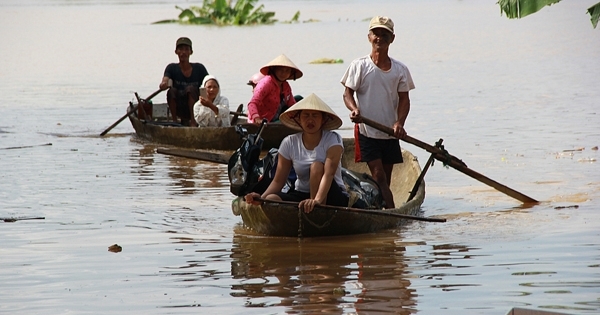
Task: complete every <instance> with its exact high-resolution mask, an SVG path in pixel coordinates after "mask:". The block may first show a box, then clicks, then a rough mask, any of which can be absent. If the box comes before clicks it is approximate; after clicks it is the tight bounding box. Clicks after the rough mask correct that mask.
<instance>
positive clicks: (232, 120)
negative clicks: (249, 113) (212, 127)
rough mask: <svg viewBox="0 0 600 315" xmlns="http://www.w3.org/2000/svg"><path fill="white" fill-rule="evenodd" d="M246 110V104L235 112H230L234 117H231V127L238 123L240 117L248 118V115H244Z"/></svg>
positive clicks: (241, 105)
mask: <svg viewBox="0 0 600 315" xmlns="http://www.w3.org/2000/svg"><path fill="white" fill-rule="evenodd" d="M243 109H244V104H240V105H239V106H238V108H237V109H236V110H235V112H229V113H230V114H231V115H233V117H231V121H230V125H232V126H233V125H235V124H236V123H237V121H238V116H246V114H244V113H242V110H243Z"/></svg>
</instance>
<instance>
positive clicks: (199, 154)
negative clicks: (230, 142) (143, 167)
mask: <svg viewBox="0 0 600 315" xmlns="http://www.w3.org/2000/svg"><path fill="white" fill-rule="evenodd" d="M156 153H160V154H167V155H174V156H180V157H185V158H190V159H196V160H202V161H208V162H213V163H218V164H227V163H229V157H230V155H226V154H222V153H218V152H211V151H202V150H186V149H168V148H158V149H156Z"/></svg>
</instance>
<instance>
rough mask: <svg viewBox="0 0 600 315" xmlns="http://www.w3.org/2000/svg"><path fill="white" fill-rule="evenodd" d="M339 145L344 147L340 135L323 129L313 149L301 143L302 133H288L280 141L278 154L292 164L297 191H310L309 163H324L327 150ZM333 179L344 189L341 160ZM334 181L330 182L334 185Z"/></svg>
mask: <svg viewBox="0 0 600 315" xmlns="http://www.w3.org/2000/svg"><path fill="white" fill-rule="evenodd" d="M335 145H339V146H341V147H342V148H343V147H344V145H343V143H342V137H341V136H340V135H339V134H337V133H336V132H334V131H329V130H323V136H322V137H321V142H319V144H318V145H317V146H316V147H315V149H314V150H308V149H306V147H304V143H302V133H301V132H300V133H295V134H292V135H289V136H287V137H285V138H284V139H283V141H281V145H280V146H279V154H281V156H283V157H284V158H286V159H288V160H290V161H292V166H293V167H294V171H296V175H297V176H298V178H297V179H296V183H295V187H296V190H297V191H301V192H306V193H310V182H309V177H310V165H311V164H312V163H313V162H315V161H319V162H321V163H325V159H326V158H327V150H329V148H331V147H332V146H335ZM334 181H335V183H337V184H338V185H339V186H340V187H341V188H342V189H343V190H345V186H344V181H343V180H342V162H341V159H340V162H339V164H338V167H337V170H336V171H335V176H334ZM335 183H331V184H332V185H335Z"/></svg>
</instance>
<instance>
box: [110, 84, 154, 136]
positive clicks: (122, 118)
mask: <svg viewBox="0 0 600 315" xmlns="http://www.w3.org/2000/svg"><path fill="white" fill-rule="evenodd" d="M162 91H163V90H157V91H156V92H154V93H152V94H150V96H148V97H146V99H145V100H146V101H149V100H151V99H152V98H153V97H155V96H156V95H158V93H160V92H162ZM138 106H140V103H139V102H138V103H137V104H136V105H135V106H133V107H132V108H130V109H129V110H128V111H127V113H126V114H125V115H123V117H121V118H119V120H117V121H115V123H114V124H112V125H110V127H108V128H106V130H104V131H102V133H101V134H100V136H101V137H102V136H104V135H105V134H107V133H108V132H109V131H110V130H111V129H113V128H115V127H116V126H117V125H118V124H120V123H121V122H122V121H123V120H124V119H125V118H127V117H129V115H131V114H133V113H134V112H135V111H136V109H137V108H138Z"/></svg>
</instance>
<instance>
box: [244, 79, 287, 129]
mask: <svg viewBox="0 0 600 315" xmlns="http://www.w3.org/2000/svg"><path fill="white" fill-rule="evenodd" d="M283 99H284V101H285V104H286V105H287V107H290V106H292V105H294V104H296V100H295V99H294V95H293V94H292V88H291V87H290V84H289V83H287V81H285V82H283ZM279 103H280V94H279V85H277V80H276V79H275V78H273V76H271V75H268V76H266V77H264V78H263V79H262V80H260V81H259V82H258V84H257V85H256V88H254V93H253V94H252V99H251V100H250V102H248V117H249V118H250V121H251V122H254V120H255V118H266V119H267V120H268V121H273V118H275V115H276V114H277V109H279Z"/></svg>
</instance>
